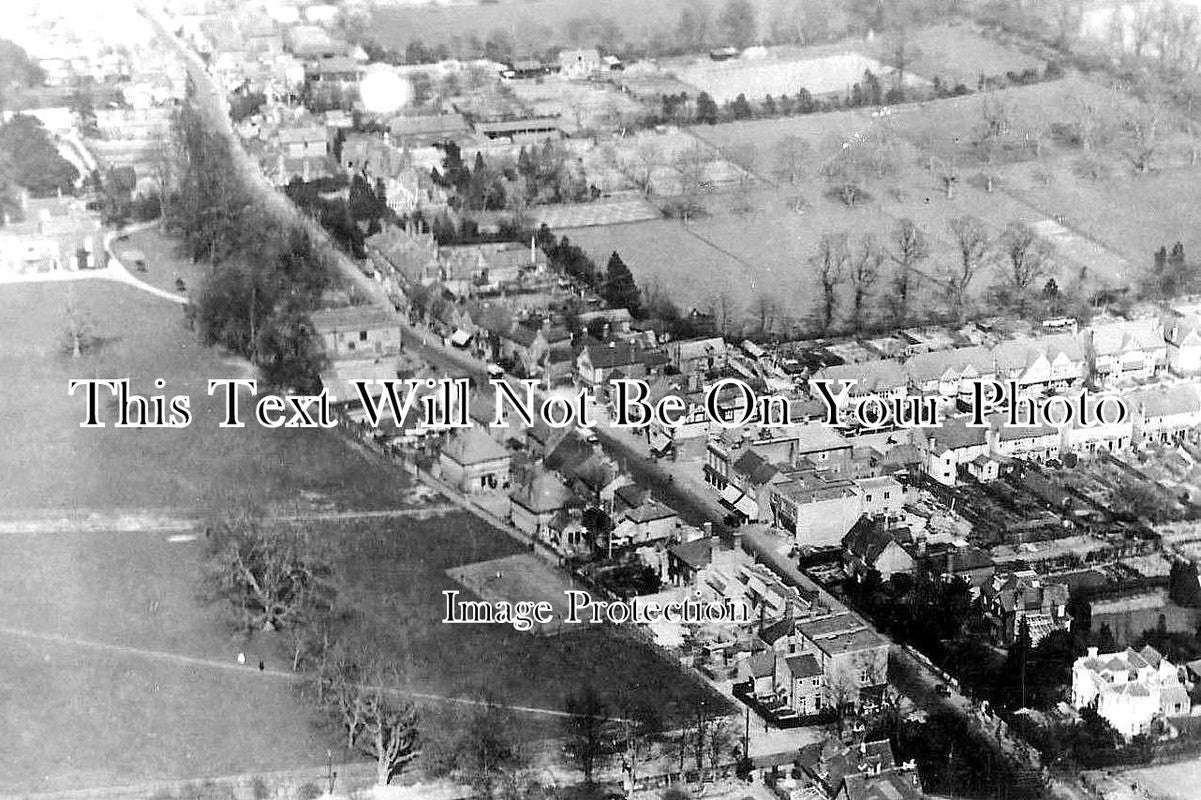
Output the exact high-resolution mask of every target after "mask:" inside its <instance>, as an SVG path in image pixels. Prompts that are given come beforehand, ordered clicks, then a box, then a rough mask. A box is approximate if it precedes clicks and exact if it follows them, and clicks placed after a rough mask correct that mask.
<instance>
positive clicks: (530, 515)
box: [509, 468, 578, 541]
mask: <svg viewBox="0 0 1201 800" xmlns="http://www.w3.org/2000/svg"><path fill="white" fill-rule="evenodd" d="M575 505H578V501H577V500H576V497H575V494H573V493H572V491H571V490H570V489H568V488H567V487H566V486H564V485H563V481H562V480H560V478H559V476H558V475H556V474H555V473H553V472H549V471H547V470H544V469H539V468H534V469H533V470H532V471H531V472H530V474H529V475H528V476H527V477H526V479H525V480H523V481H521V482H520V483H519V484H518V485H517V486H516V488H514V489H513V491H511V492H509V519H510V520H511V521H512V522H513V526H514V527H515V528H517V529H518V530H519V531H521V532H522V533H525V534H528V535H530V536H536V537H538V538H540V539H545V540H547V541H549V540H550V538H551V537H550V524H551V521H552V520H553V519H554V518H555V515H556V514H558V513H559V512H561V511H566V510H567V509H569V508H572V507H574V506H575Z"/></svg>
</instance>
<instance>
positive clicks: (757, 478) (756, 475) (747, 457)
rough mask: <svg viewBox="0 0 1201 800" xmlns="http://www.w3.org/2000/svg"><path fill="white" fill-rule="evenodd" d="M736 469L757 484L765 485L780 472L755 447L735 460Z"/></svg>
mask: <svg viewBox="0 0 1201 800" xmlns="http://www.w3.org/2000/svg"><path fill="white" fill-rule="evenodd" d="M734 471H735V472H737V473H739V474H741V475H746V476H747V478H748V479H749V480H750V482H751V483H752V484H754V485H755V486H763V485H764V484H766V483H767V482H768V481H770V480H771V479H772V478H774V477H776V475H778V474H780V470H778V469H776V467H775V466H774V465H773V464H772V463H771V462H769V461H768V460H767V459H765V458H763V456H761V455H759V454H758V453H756V452H755V450H754V449H753V448H750V449H748V450H747V451H746V452H745V453H743V454H742V455H741V456H739V457H738V459H737V460H736V461H735V462H734Z"/></svg>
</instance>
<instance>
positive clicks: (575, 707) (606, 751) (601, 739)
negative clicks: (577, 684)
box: [564, 684, 613, 783]
mask: <svg viewBox="0 0 1201 800" xmlns="http://www.w3.org/2000/svg"><path fill="white" fill-rule="evenodd" d="M567 713H568V714H570V715H571V716H570V717H568V718H566V720H565V723H564V724H565V730H564V733H565V734H566V742H565V743H564V748H565V749H566V751H567V754H568V755H569V756H570V757H571V758H572V760H573V761H575V763H576V764H577V765H578V766H579V768H580V771H581V772H583V773H584V782H585V783H592V779H593V775H594V773H595V770H596V768H597V767H598V766H603V764H604V763H605V761H606V760H608V758H609V757H610V756H612V754H613V749H612V747H611V746H610V742H609V740H610V738H611V737H610V736H609V725H608V720H607V716H608V708H607V707H606V705H605V703H604V701H603V700H602V699H601V696H600V695H599V694H598V693H597V691H596V688H595V687H594V686H592V685H591V684H588V685H587V686H585V687H584V688H583V689H581V690H580V691H579V692H578V693H574V694H572V695H570V696H568V698H567Z"/></svg>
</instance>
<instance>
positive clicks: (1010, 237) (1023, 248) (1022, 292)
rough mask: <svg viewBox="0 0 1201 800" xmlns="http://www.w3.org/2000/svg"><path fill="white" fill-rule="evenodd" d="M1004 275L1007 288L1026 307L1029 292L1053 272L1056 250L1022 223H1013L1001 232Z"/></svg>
mask: <svg viewBox="0 0 1201 800" xmlns="http://www.w3.org/2000/svg"><path fill="white" fill-rule="evenodd" d="M1000 246H1001V252H1002V254H1003V256H1004V258H1003V260H1002V261H1001V267H1002V271H1003V273H1004V277H1005V284H1006V286H1007V288H1009V289H1011V290H1012V291H1013V292H1014V294H1015V296H1016V299H1017V300H1018V302H1019V303H1020V304H1021V305H1022V307H1023V308H1024V307H1025V303H1026V300H1027V299H1028V295H1029V292H1030V290H1031V289H1032V288H1033V287H1034V286H1035V284H1036V283H1037V282H1038V281H1040V280H1041V279H1042V278H1044V277H1045V276H1046V275H1047V273H1048V272H1049V271H1050V267H1051V259H1052V257H1053V255H1054V248H1052V246H1051V243H1050V242H1048V241H1047V240H1046V239H1044V238H1043V237H1041V236H1039V235H1038V234H1037V233H1035V232H1034V229H1033V228H1031V227H1030V226H1029V225H1027V224H1025V223H1023V222H1017V221H1014V222H1011V223H1009V224H1008V225H1006V226H1005V230H1004V231H1002V232H1001V239H1000Z"/></svg>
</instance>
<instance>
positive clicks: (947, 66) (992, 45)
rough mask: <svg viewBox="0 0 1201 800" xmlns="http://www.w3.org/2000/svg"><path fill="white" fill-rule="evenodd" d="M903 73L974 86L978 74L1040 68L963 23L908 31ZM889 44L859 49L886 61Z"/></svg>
mask: <svg viewBox="0 0 1201 800" xmlns="http://www.w3.org/2000/svg"><path fill="white" fill-rule="evenodd" d="M907 45H908V50H909V52H908V61H909V63H908V65H907V66H906V68H905V69H906V71H907V72H910V71H911V72H913V73H915V74H917V75H921V76H922V77H923V78H925V79H926V80H933V79H934V78H935V77H939V78H941V79H942V81H943V83H946V84H949V85H951V86H954V85H955V84H958V83H962V84H964V85H965V86H967V87H969V88H971V89H975V88H976V86H977V83H978V81H979V78H980V76H981V75H985V76H990V77H991V76H998V75H1004V74H1005V73H1007V72H1016V73H1021V72H1023V71H1025V70H1027V69H1037V70H1040V71H1041V70H1042V68H1043V66H1044V64H1043V62H1042V61H1041V60H1040V59H1038V58H1035V57H1034V56H1030V55H1026V54H1025V53H1023V52H1021V51H1019V50H1017V49H1015V48H1012V47H1006V46H1004V45H1001V44H998V43H997V42H995V41H993V40H992V39H990V38H988V37H986V36H983V35H981V34H979V33H976V32H975V31H973V30H972V29H971V28H969V27H967V26H965V25H936V26H932V27H928V28H917V29H915V30H913V31H911V32H910V34H909V39H908V42H907ZM888 47H889V43H888V42H886V41H884V40H877V41H876V42H874V43H868V42H865V43H864V45H863V51H864V52H866V53H867V54H868V55H870V56H872V57H874V58H876V59H877V60H879V61H884V62H887V61H889V60H890V55H889V53H888Z"/></svg>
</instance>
